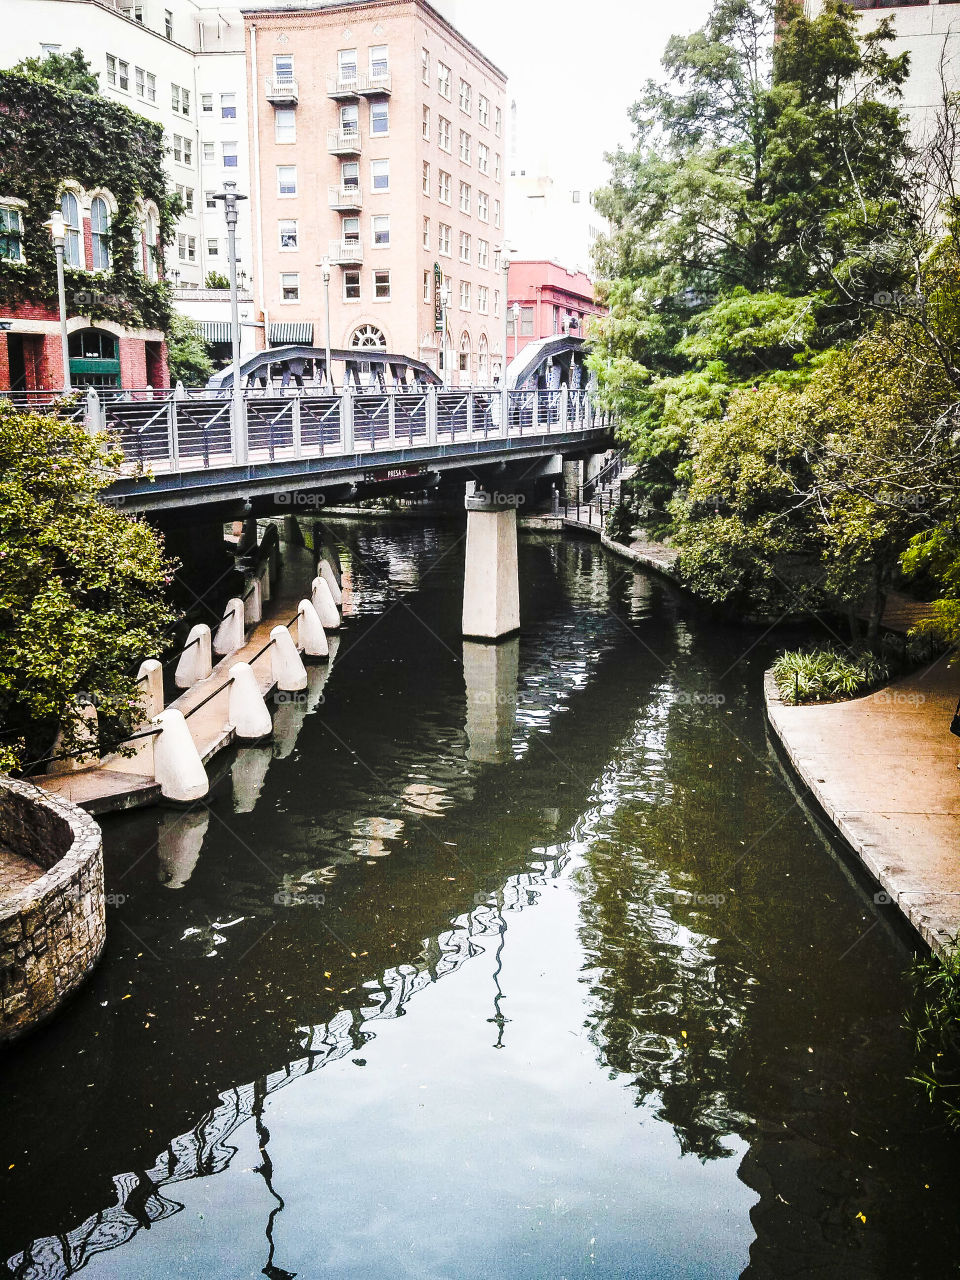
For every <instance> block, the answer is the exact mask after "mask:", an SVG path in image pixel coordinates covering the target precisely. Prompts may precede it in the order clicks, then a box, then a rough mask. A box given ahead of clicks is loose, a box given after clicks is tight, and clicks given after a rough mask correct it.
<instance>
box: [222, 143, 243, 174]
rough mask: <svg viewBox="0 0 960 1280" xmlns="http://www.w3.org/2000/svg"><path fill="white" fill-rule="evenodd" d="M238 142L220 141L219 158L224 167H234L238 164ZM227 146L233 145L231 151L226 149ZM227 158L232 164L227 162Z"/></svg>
mask: <svg viewBox="0 0 960 1280" xmlns="http://www.w3.org/2000/svg"><path fill="white" fill-rule="evenodd" d="M239 145H240V144H239V143H237V142H221V143H220V159H221V160H222V161H223V168H224V169H236V168H238V167H239V164H240V156H239V151H238V148H239ZM227 147H233V151H232V152H230V151H228V150H227ZM228 160H232V161H233V164H227V161H228Z"/></svg>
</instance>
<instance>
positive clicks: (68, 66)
mask: <svg viewBox="0 0 960 1280" xmlns="http://www.w3.org/2000/svg"><path fill="white" fill-rule="evenodd" d="M13 70H14V71H18V72H19V73H20V74H21V75H25V76H34V77H35V78H36V79H38V80H50V81H52V82H53V83H54V84H58V85H59V86H60V88H61V89H69V90H71V91H72V92H74V93H88V94H95V93H99V92H100V82H99V80H98V79H97V77H96V75H95V73H94V71H93V69H92V68H91V66H90V63H89V62H88V61H87V59H86V57H85V56H84V53H83V50H82V49H74V50H73V51H72V52H71V53H48V54H47V55H46V57H43V58H21V60H20V61H19V62H18V63H16V65H15V66H14V67H13Z"/></svg>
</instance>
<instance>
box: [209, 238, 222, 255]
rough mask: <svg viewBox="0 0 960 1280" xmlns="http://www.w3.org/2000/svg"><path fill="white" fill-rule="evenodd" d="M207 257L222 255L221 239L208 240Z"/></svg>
mask: <svg viewBox="0 0 960 1280" xmlns="http://www.w3.org/2000/svg"><path fill="white" fill-rule="evenodd" d="M207 257H208V258H219V257H220V241H219V240H208V241H207Z"/></svg>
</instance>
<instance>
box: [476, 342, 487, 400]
mask: <svg viewBox="0 0 960 1280" xmlns="http://www.w3.org/2000/svg"><path fill="white" fill-rule="evenodd" d="M489 378H490V344H489V343H488V342H487V335H486V334H485V333H481V335H480V341H479V342H478V343H477V382H478V383H479V385H480V386H481V387H485V386H486V385H487V382H488V381H489Z"/></svg>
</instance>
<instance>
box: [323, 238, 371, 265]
mask: <svg viewBox="0 0 960 1280" xmlns="http://www.w3.org/2000/svg"><path fill="white" fill-rule="evenodd" d="M329 256H330V261H331V262H332V263H333V265H334V266H335V267H359V266H361V265H362V264H363V245H362V244H361V243H360V241H359V240H331V241H330V255H329Z"/></svg>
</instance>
